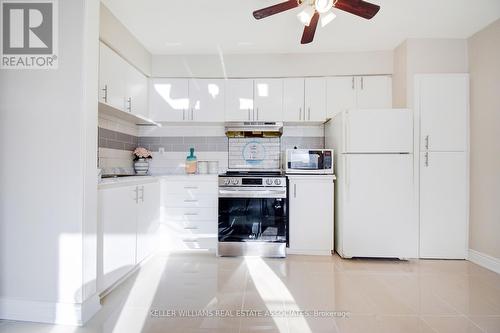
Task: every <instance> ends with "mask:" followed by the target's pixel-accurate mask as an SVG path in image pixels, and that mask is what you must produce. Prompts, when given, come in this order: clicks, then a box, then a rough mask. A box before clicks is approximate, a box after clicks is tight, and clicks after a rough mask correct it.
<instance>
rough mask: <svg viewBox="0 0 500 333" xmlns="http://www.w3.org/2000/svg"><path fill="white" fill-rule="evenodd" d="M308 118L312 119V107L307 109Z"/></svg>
mask: <svg viewBox="0 0 500 333" xmlns="http://www.w3.org/2000/svg"><path fill="white" fill-rule="evenodd" d="M307 120H311V108H308V109H307Z"/></svg>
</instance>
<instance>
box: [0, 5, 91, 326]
mask: <svg viewBox="0 0 500 333" xmlns="http://www.w3.org/2000/svg"><path fill="white" fill-rule="evenodd" d="M98 12H99V3H98V1H97V0H83V1H82V0H65V1H59V27H64V28H61V31H60V32H59V69H57V70H47V71H45V70H0V136H1V137H0V150H1V151H2V155H3V156H4V158H3V160H4V162H3V163H2V164H1V167H0V222H1V223H0V318H8V319H21V320H30V321H47V322H64V323H78V322H79V321H81V320H83V319H84V318H83V317H85V316H87V317H88V316H90V315H92V314H93V312H94V311H95V309H97V308H98V306H99V305H98V303H96V302H95V301H96V300H98V298H96V295H93V293H95V289H96V288H95V278H96V274H95V263H96V251H95V246H94V245H93V244H94V242H95V237H96V234H95V230H96V223H97V222H96V220H97V219H96V206H97V202H96V196H97V178H96V172H97V166H96V163H95V161H96V138H97V102H96V101H97V96H96V92H97V59H98V40H97V36H98V34H97V32H98V30H97V27H98V20H97V18H98ZM63 29H64V30H63ZM86 265H88V266H86ZM91 296H92V297H91ZM84 302H86V303H85V304H91V306H90V307H89V308H86V307H85V306H83V305H82V303H84ZM56 309H57V310H56Z"/></svg>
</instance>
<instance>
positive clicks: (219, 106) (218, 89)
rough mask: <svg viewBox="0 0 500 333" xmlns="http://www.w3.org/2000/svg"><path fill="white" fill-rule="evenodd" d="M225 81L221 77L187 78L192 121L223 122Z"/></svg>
mask: <svg viewBox="0 0 500 333" xmlns="http://www.w3.org/2000/svg"><path fill="white" fill-rule="evenodd" d="M224 85H225V83H224V80H221V79H192V80H189V104H190V114H189V116H190V117H188V118H189V119H190V120H192V121H201V122H224V103H225V91H226V90H225V87H224Z"/></svg>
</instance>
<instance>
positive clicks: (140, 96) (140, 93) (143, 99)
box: [126, 65, 149, 118]
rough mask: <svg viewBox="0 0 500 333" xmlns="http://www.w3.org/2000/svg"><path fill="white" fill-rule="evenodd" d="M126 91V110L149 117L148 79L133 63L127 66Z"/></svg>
mask: <svg viewBox="0 0 500 333" xmlns="http://www.w3.org/2000/svg"><path fill="white" fill-rule="evenodd" d="M126 93H127V95H126V99H127V100H126V111H129V112H132V113H133V114H135V115H139V116H143V117H146V118H148V117H149V110H148V79H147V78H146V76H144V75H143V74H142V73H141V72H139V71H138V70H137V69H135V68H134V67H132V66H131V65H128V67H127V81H126Z"/></svg>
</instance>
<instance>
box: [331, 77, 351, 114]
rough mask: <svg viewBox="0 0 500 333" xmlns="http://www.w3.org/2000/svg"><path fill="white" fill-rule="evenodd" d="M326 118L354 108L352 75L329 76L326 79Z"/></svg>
mask: <svg viewBox="0 0 500 333" xmlns="http://www.w3.org/2000/svg"><path fill="white" fill-rule="evenodd" d="M326 87H327V88H326V106H327V112H326V113H327V115H326V116H327V118H333V117H334V116H335V115H336V114H338V113H340V112H342V111H346V110H350V109H354V108H356V78H355V77H354V76H337V77H329V78H327V81H326Z"/></svg>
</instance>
